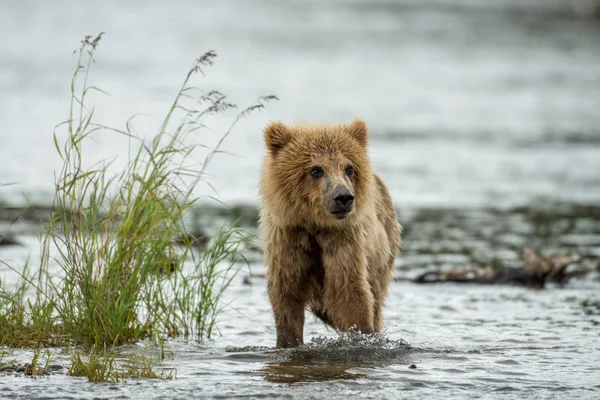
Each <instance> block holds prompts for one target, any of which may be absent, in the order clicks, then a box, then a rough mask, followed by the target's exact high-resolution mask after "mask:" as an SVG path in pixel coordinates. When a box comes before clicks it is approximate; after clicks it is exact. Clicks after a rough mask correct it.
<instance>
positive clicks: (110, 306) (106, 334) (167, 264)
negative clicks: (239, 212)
mask: <svg viewBox="0 0 600 400" xmlns="http://www.w3.org/2000/svg"><path fill="white" fill-rule="evenodd" d="M101 38H102V34H100V35H98V36H97V37H91V36H88V37H86V38H85V39H84V40H83V41H82V44H81V47H80V48H79V50H78V52H76V54H77V55H78V58H77V66H76V68H75V71H74V73H73V76H72V80H71V98H70V106H69V118H68V119H67V120H66V121H64V122H63V123H61V124H59V125H58V126H57V128H56V129H55V133H54V144H55V149H56V151H57V153H58V154H59V156H60V157H61V159H62V168H61V169H60V170H59V171H58V172H57V176H56V186H55V196H54V201H53V207H52V215H51V218H50V220H49V222H47V223H45V225H44V233H43V237H42V242H41V243H42V255H41V261H40V267H39V271H37V273H35V274H34V275H32V276H30V275H29V273H28V272H29V271H28V270H25V271H22V272H21V277H22V280H21V283H20V284H19V285H17V286H16V287H14V288H12V289H10V290H9V289H7V288H4V287H3V286H2V285H1V284H0V345H5V346H12V347H15V346H30V345H33V344H34V343H37V345H39V343H41V342H43V343H46V344H54V345H57V344H58V345H61V344H65V343H76V344H87V345H90V346H95V347H96V346H97V347H98V348H106V346H115V345H121V344H125V343H134V342H137V341H139V340H141V339H145V338H154V339H156V340H158V341H163V340H164V339H165V338H168V337H175V336H183V337H196V338H198V339H202V338H205V337H210V335H211V333H212V332H213V330H214V327H215V322H216V318H217V316H218V313H219V311H220V310H221V305H220V299H221V296H222V294H223V292H224V290H226V289H227V287H228V285H229V284H230V283H231V279H232V278H233V276H234V275H235V272H236V271H237V270H238V269H239V267H240V265H243V263H244V261H245V259H244V258H243V255H242V254H241V250H242V248H243V246H244V244H245V242H246V240H247V235H246V234H245V233H244V232H243V231H241V230H238V229H235V228H227V227H226V228H224V229H222V230H221V231H220V232H218V233H217V234H216V235H214V236H213V237H212V238H211V240H210V242H209V245H208V247H207V249H206V250H205V251H202V252H199V251H197V250H196V249H195V248H194V243H193V242H192V241H190V240H183V241H182V240H180V239H181V238H182V237H188V235H187V234H186V233H187V232H186V220H188V217H189V215H190V213H191V212H192V210H193V206H194V205H195V204H196V202H197V201H198V199H199V198H198V194H197V192H198V190H197V188H198V185H199V183H200V182H202V180H203V178H204V176H205V172H206V168H207V166H208V165H209V163H210V161H211V159H212V158H213V156H214V155H215V154H216V153H218V152H219V151H220V147H221V145H222V143H223V141H224V140H225V139H226V138H227V136H228V135H229V134H230V133H231V130H232V128H233V127H234V125H235V124H236V123H237V121H238V120H239V119H240V118H241V117H243V116H244V115H246V114H247V113H249V112H252V111H253V110H257V109H261V108H263V107H264V103H265V102H266V101H269V100H273V99H276V98H275V97H274V96H266V97H261V98H259V99H258V100H257V102H256V103H254V104H252V105H251V106H250V107H248V108H246V109H244V110H243V111H242V112H240V113H239V114H237V117H236V118H235V119H234V121H233V123H232V125H231V126H230V128H229V129H228V130H227V131H225V132H224V133H223V134H222V136H221V138H220V140H219V142H218V143H217V145H216V147H215V148H213V149H212V150H211V151H208V152H207V154H206V155H205V157H204V159H203V160H202V162H199V163H198V162H194V160H195V150H196V149H197V148H198V147H199V146H201V143H202V139H201V138H199V135H200V134H201V133H202V132H204V131H205V129H206V122H207V120H208V119H209V118H211V117H212V116H214V115H215V114H219V113H222V112H224V111H227V110H229V109H232V108H234V107H235V106H234V105H232V104H230V103H228V102H227V100H226V96H224V95H223V94H221V93H219V92H217V91H208V92H205V91H201V90H200V89H198V88H197V87H195V86H193V85H192V84H191V80H192V77H193V76H195V75H197V74H198V73H202V74H203V69H204V68H206V67H209V66H212V65H213V62H214V59H215V57H216V54H215V53H214V52H212V51H210V52H207V53H205V54H204V55H202V56H201V57H199V58H198V59H197V60H196V61H195V63H194V65H193V66H192V68H191V69H190V70H189V72H188V73H187V75H186V76H185V78H184V80H183V83H182V86H181V88H180V89H179V91H178V92H177V94H176V95H175V99H174V100H173V102H172V104H171V106H170V108H169V109H168V110H167V112H166V115H165V117H164V119H163V121H162V123H161V124H160V127H159V128H158V131H157V132H156V134H155V135H154V136H153V138H152V139H151V140H143V139H141V138H139V137H138V136H137V135H135V134H134V133H133V130H132V128H131V120H130V121H127V123H126V124H125V128H124V129H121V130H119V129H113V128H108V127H106V126H104V125H102V124H100V123H97V122H96V121H95V120H94V108H93V107H91V106H90V105H89V104H88V103H89V100H90V97H91V94H92V93H94V92H102V91H101V90H100V89H98V88H96V87H95V86H93V85H91V84H90V78H91V76H90V71H91V67H92V65H93V63H94V54H95V52H96V51H97V48H98V44H99V41H100V40H101ZM107 131H108V132H110V133H112V134H116V135H125V136H127V137H128V138H129V140H130V141H131V143H132V148H134V149H137V150H135V151H134V153H133V155H131V156H130V159H129V162H128V164H127V166H126V167H125V169H124V170H123V171H121V172H117V173H114V172H111V169H110V167H111V162H108V161H104V162H101V163H99V164H96V165H93V166H91V167H88V166H87V165H88V164H87V163H86V161H87V159H86V153H85V151H84V149H83V147H84V144H86V143H87V142H89V141H90V140H93V138H94V135H95V134H97V133H99V132H102V134H106V133H107ZM62 138H64V139H62Z"/></svg>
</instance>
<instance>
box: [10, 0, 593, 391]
mask: <svg viewBox="0 0 600 400" xmlns="http://www.w3.org/2000/svg"><path fill="white" fill-rule="evenodd" d="M583 1H584V0H581V1H580V2H579V3H582V2H583ZM575 3H578V2H577V1H576V0H574V1H563V0H527V1H517V0H504V1H495V2H482V1H476V0H461V1H458V0H457V1H442V0H426V1H413V0H402V1H400V0H399V1H387V0H373V1H367V0H355V1H335V0H330V1H309V2H304V1H289V2H281V1H276V0H262V1H258V0H256V1H254V0H252V1H250V0H249V1H242V0H238V1H234V0H227V1H220V2H209V1H192V0H188V1H186V0H182V1H174V2H169V3H166V2H148V1H141V0H135V1H128V2H118V1H107V0H102V1H99V0H98V1H96V0H88V1H85V2H81V1H75V0H63V1H60V2H35V3H34V2H24V1H21V2H18V1H5V2H2V3H1V4H0V36H1V37H2V38H3V39H2V40H0V60H1V62H0V92H1V93H2V95H1V96H0V160H2V168H0V184H3V183H9V182H17V183H18V185H14V186H0V206H2V207H0V235H8V236H10V237H11V238H13V239H15V240H16V241H17V242H19V243H21V246H2V247H0V259H1V260H5V261H7V262H9V263H10V264H11V265H15V266H22V265H24V263H25V262H26V260H27V259H28V257H29V258H30V259H32V260H35V257H36V256H37V255H38V253H39V243H38V239H37V237H36V234H37V233H38V231H39V226H38V225H36V224H34V223H32V222H31V219H29V220H28V219H27V218H22V219H21V221H20V222H18V223H15V224H11V222H12V221H13V220H14V218H15V217H16V215H18V214H19V211H18V210H16V209H15V208H14V207H15V206H18V205H19V204H24V203H25V198H24V196H23V195H22V192H25V193H26V194H27V196H28V199H29V201H32V202H34V203H36V205H40V206H45V205H48V204H50V202H51V195H50V193H51V190H52V184H53V177H54V175H53V170H55V169H56V168H57V167H58V165H59V163H58V161H59V160H58V156H57V155H56V154H54V150H53V149H54V145H53V143H52V135H51V133H52V129H53V127H54V126H55V125H56V124H57V123H58V122H61V121H62V120H64V119H65V118H66V110H67V106H68V104H67V102H68V99H69V97H68V96H69V79H70V76H71V74H72V69H73V67H74V65H75V64H74V62H75V61H74V60H73V57H72V56H71V51H72V50H73V49H74V48H76V47H77V43H78V40H80V38H81V37H82V36H83V35H84V34H95V33H98V32H100V31H105V32H106V35H105V36H104V38H103V40H102V42H101V45H100V48H99V52H98V54H97V56H96V60H97V63H96V64H95V66H94V70H93V71H94V72H93V79H94V82H93V83H94V84H96V85H98V86H100V87H101V88H102V89H103V90H106V91H108V92H110V93H111V94H112V97H97V98H94V100H95V105H96V106H97V113H96V115H97V117H98V119H99V122H102V123H105V124H107V125H113V126H118V127H121V126H123V124H124V122H125V121H126V120H127V118H129V117H130V116H132V115H133V114H136V113H144V116H142V117H141V118H139V119H138V120H137V121H138V122H137V125H136V127H137V131H138V133H139V134H140V135H142V136H144V135H151V133H152V132H154V131H155V126H156V123H157V122H158V121H160V120H161V118H162V116H163V113H164V111H165V109H166V108H167V107H168V106H169V105H170V104H169V103H170V101H171V100H172V96H173V95H174V93H175V91H176V90H177V88H178V85H179V84H180V81H181V78H182V77H183V76H184V74H185V73H186V69H187V68H188V67H189V65H190V64H191V62H192V60H193V59H194V58H195V57H197V56H198V55H200V54H202V53H203V52H205V51H206V50H209V49H213V48H214V49H215V50H217V52H218V53H219V55H220V57H219V58H218V60H217V65H216V66H215V68H214V69H212V70H210V71H209V73H208V74H207V76H206V78H205V80H203V81H199V84H201V85H203V86H202V87H203V88H205V89H219V90H222V91H224V92H226V93H228V94H230V95H231V100H232V101H234V102H237V103H240V104H247V103H250V102H251V101H253V100H254V98H256V97H257V96H258V95H263V94H270V93H273V94H276V95H278V96H279V97H280V98H281V101H280V102H279V103H277V104H272V105H270V106H269V107H268V108H267V110H265V111H264V112H263V113H260V114H257V115H254V116H252V117H249V118H246V119H244V120H243V121H242V122H241V123H240V125H239V126H238V128H237V129H236V130H235V131H234V132H233V133H232V136H231V137H230V138H229V140H228V141H227V142H226V145H225V150H226V151H227V152H229V153H231V154H230V155H220V156H219V157H216V158H215V159H214V162H213V164H211V168H210V169H209V172H210V173H211V175H210V177H209V178H210V179H211V183H212V184H213V186H214V187H215V188H216V189H217V190H218V191H219V196H220V198H221V199H222V200H224V201H225V202H226V203H228V204H232V205H235V207H234V208H233V209H229V208H220V209H210V210H208V211H207V210H204V211H203V212H202V214H201V217H200V220H199V223H200V225H201V226H202V227H204V228H206V229H207V230H210V229H212V228H214V227H215V226H216V225H218V224H219V223H221V222H222V221H223V220H225V219H227V218H229V217H232V216H233V218H238V217H242V219H241V220H240V221H241V223H242V224H243V225H244V227H247V228H249V229H255V228H256V204H257V182H258V177H259V169H260V162H261V155H262V152H263V143H262V138H261V133H260V131H261V128H262V126H264V125H265V124H266V123H267V121H269V120H273V119H281V120H284V121H294V120H298V119H308V120H316V121H334V122H339V121H348V120H351V119H352V118H354V117H357V116H359V117H362V118H363V119H365V120H366V121H367V123H368V124H369V127H370V134H371V139H370V145H371V148H370V156H371V159H372V161H373V164H374V166H375V168H376V169H377V171H378V172H380V174H381V175H382V176H383V178H384V179H385V181H386V183H387V184H388V186H389V188H390V191H391V193H392V196H393V198H394V202H395V205H396V207H397V209H398V210H399V219H400V222H401V223H402V224H403V225H404V227H405V236H404V250H403V252H402V254H401V256H400V257H399V259H398V260H397V263H396V274H397V276H405V277H414V276H415V275H416V274H418V273H420V272H423V271H425V270H428V269H432V268H450V267H473V266H475V267H485V266H490V265H491V266H496V267H518V266H521V262H520V257H521V253H522V251H523V249H524V248H526V247H531V248H533V249H534V250H536V251H538V252H549V251H551V250H554V249H559V248H560V249H565V250H566V251H567V252H569V253H576V254H579V255H580V256H581V257H583V258H585V259H589V260H597V259H598V258H599V257H600V209H599V207H598V204H600V173H599V171H600V130H599V127H600V111H599V110H600V90H599V88H600V24H599V23H598V20H595V19H592V18H582V17H580V16H577V15H576V14H575V13H574V7H573V4H575ZM229 117H230V116H228V117H227V118H229ZM224 121H225V119H218V120H216V121H215V122H214V124H215V127H216V128H219V127H221V126H224ZM217 139H218V135H215V134H213V133H210V132H208V131H207V132H204V133H203V135H202V136H201V137H199V138H198V142H202V143H206V144H208V145H210V144H214V142H215V141H216V140H217ZM96 140H97V141H96V142H94V143H91V144H90V145H89V147H86V150H87V151H89V153H88V154H89V155H90V157H91V158H92V160H90V161H95V160H93V158H94V157H100V158H110V157H118V158H117V161H116V162H115V164H114V167H115V168H118V166H119V165H120V163H121V164H123V163H124V158H126V157H125V156H126V155H127V152H126V150H125V149H127V142H126V141H124V140H122V138H121V139H120V138H118V137H115V136H111V135H109V134H102V135H98V137H97V138H96ZM204 189H206V193H207V194H209V193H210V194H212V192H209V190H208V188H207V187H206V188H204ZM201 194H203V193H201ZM4 205H7V206H6V207H5V206H4ZM28 221H29V222H28ZM248 256H249V257H250V258H251V259H252V270H253V272H255V273H261V272H263V266H262V263H261V259H260V254H258V253H249V254H248ZM243 275H244V273H243V272H242V273H240V275H239V276H238V277H237V278H236V279H235V280H234V283H233V286H232V287H231V289H230V290H229V291H228V292H227V293H226V298H225V299H224V303H225V304H228V307H227V309H226V311H225V313H224V314H223V315H222V316H221V318H220V323H219V325H218V328H219V331H218V334H217V335H215V336H214V338H213V339H212V340H210V341H208V342H206V343H203V344H198V343H184V342H178V341H175V342H169V343H168V348H169V349H171V350H172V351H173V358H169V359H167V360H166V361H165V363H164V364H163V365H162V367H164V368H166V369H167V370H168V371H170V370H176V376H177V377H176V379H174V380H172V381H158V380H156V381H155V380H140V379H131V380H129V381H128V382H127V383H124V384H111V383H102V384H92V383H88V382H87V381H86V380H85V379H79V378H72V377H68V376H65V375H64V374H54V375H51V376H47V377H40V378H35V379H30V378H26V377H24V376H23V375H22V374H5V375H2V374H0V398H11V399H13V398H15V399H16V398H27V399H43V398H203V397H212V398H236V397H240V398H247V397H250V398H252V397H254V398H347V397H361V398H362V397H364V398H373V399H381V398H390V399H396V398H411V399H413V398H414V399H429V398H440V397H444V398H457V399H462V398H500V397H501V398H514V399H529V398H544V399H546V398H589V399H597V398H600V280H599V278H598V272H597V271H596V272H594V273H592V274H590V275H589V276H588V277H586V278H584V279H581V280H574V281H573V282H571V283H570V284H569V285H567V286H566V287H564V288H559V287H553V286H550V287H548V288H546V289H544V290H533V289H527V288H522V287H511V286H476V285H454V284H445V285H424V286H420V285H416V284H412V283H408V282H394V283H392V284H391V288H390V296H389V300H388V304H387V307H386V309H385V314H384V315H385V323H386V332H385V334H384V335H382V336H376V337H372V338H369V339H357V338H356V337H338V336H337V335H336V334H335V333H334V332H332V331H328V330H327V329H326V328H324V327H323V326H322V324H321V323H320V322H317V321H316V320H315V319H314V318H312V317H308V318H307V323H306V327H305V338H306V342H307V345H306V346H305V347H303V348H300V349H296V350H292V351H277V350H276V349H274V348H273V345H274V342H275V331H274V324H273V320H272V313H271V310H270V306H269V303H268V300H267V296H266V293H265V282H264V280H263V279H262V278H253V279H251V280H250V283H251V284H245V283H244V280H243ZM0 277H2V279H3V280H4V282H5V283H7V282H8V283H10V282H11V280H13V281H14V279H15V275H14V273H11V271H10V270H8V269H7V268H6V267H5V266H3V265H0ZM125 350H126V351H131V352H134V353H135V352H148V351H149V350H148V349H147V348H146V347H144V345H143V344H140V345H139V346H133V347H132V348H128V349H125ZM54 354H55V357H56V358H57V359H56V360H55V361H56V362H57V363H63V362H64V363H65V364H66V363H67V358H66V356H64V357H63V356H62V355H61V352H60V350H58V349H57V350H55V351H54ZM13 356H14V357H16V358H17V360H18V361H19V362H21V363H24V362H27V361H29V360H31V353H30V352H27V351H17V352H15V353H14V354H13ZM411 366H414V367H416V368H410V367H411Z"/></svg>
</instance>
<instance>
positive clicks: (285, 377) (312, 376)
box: [261, 361, 367, 383]
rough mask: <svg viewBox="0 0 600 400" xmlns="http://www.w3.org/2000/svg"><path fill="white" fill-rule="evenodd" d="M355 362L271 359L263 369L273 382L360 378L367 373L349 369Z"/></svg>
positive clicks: (264, 373)
mask: <svg viewBox="0 0 600 400" xmlns="http://www.w3.org/2000/svg"><path fill="white" fill-rule="evenodd" d="M354 367H356V365H353V364H339V363H332V362H317V361H304V362H297V361H271V362H268V363H266V365H265V367H264V368H263V369H262V370H261V373H262V374H263V375H264V378H265V380H267V381H269V382H273V383H298V382H321V381H331V380H338V379H344V380H348V379H358V378H364V377H366V376H367V375H365V374H361V373H355V372H352V371H349V370H350V369H351V368H354Z"/></svg>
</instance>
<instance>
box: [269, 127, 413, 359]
mask: <svg viewBox="0 0 600 400" xmlns="http://www.w3.org/2000/svg"><path fill="white" fill-rule="evenodd" d="M367 136H368V134H367V126H366V125H365V123H364V122H363V121H360V120H355V121H354V122H352V123H351V124H349V125H315V124H308V123H304V124H300V125H298V126H286V125H284V124H283V123H281V122H273V123H271V124H270V125H269V126H267V127H266V129H265V142H266V145H267V154H266V157H265V162H264V168H263V172H262V179H261V189H260V194H261V203H262V204H261V210H260V227H261V231H262V234H263V240H264V250H265V253H264V259H265V263H266V265H267V287H268V293H269V299H270V300H271V305H272V307H273V312H274V314H275V326H276V329H277V347H294V346H298V345H300V344H302V343H303V327H304V309H305V308H308V309H310V310H311V311H312V312H313V313H314V314H315V315H316V316H317V317H318V318H320V319H321V320H322V321H323V322H324V323H325V324H327V325H329V326H332V327H333V328H335V329H336V330H338V331H348V330H352V329H354V330H356V331H360V332H362V333H365V334H369V333H373V332H380V331H381V330H382V329H383V321H382V307H383V303H384V300H385V297H386V295H387V289H388V283H389V282H390V280H391V278H392V272H393V268H394V259H395V258H396V255H397V253H398V247H399V245H400V231H401V227H400V225H399V224H398V221H397V219H396V213H395V211H394V207H393V205H392V200H391V198H390V195H389V193H388V190H387V188H386V186H385V185H384V183H383V181H382V180H381V178H380V177H379V176H377V175H376V174H375V173H374V172H373V170H372V169H371V165H370V163H369V158H368V155H367Z"/></svg>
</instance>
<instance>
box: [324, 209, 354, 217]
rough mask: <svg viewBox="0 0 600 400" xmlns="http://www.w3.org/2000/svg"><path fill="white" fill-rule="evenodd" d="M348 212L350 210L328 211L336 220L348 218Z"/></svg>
mask: <svg viewBox="0 0 600 400" xmlns="http://www.w3.org/2000/svg"><path fill="white" fill-rule="evenodd" d="M350 211H351V210H336V211H330V212H329V213H330V214H331V215H333V216H334V217H335V218H337V219H344V218H346V217H347V216H348V214H350Z"/></svg>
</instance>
